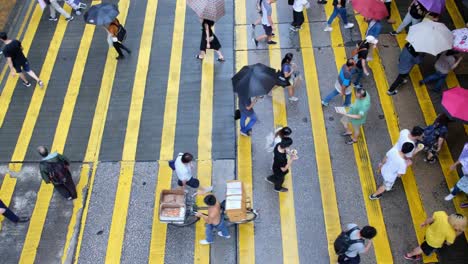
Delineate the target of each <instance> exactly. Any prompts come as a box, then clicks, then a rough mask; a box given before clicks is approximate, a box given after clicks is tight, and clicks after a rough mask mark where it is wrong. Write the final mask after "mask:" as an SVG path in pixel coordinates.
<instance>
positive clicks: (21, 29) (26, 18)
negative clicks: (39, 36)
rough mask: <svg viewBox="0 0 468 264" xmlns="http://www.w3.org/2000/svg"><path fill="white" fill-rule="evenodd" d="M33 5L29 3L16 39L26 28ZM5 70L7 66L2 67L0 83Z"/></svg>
mask: <svg viewBox="0 0 468 264" xmlns="http://www.w3.org/2000/svg"><path fill="white" fill-rule="evenodd" d="M34 4H35V1H31V2H30V3H29V6H28V10H26V14H25V16H24V17H25V19H23V22H21V26H20V28H19V30H18V34H17V35H16V39H20V38H21V35H23V30H24V27H25V26H26V22H28V20H29V16H30V15H31V11H32V10H33V7H34ZM7 69H8V64H5V65H4V66H3V70H2V73H1V74H0V83H1V82H2V81H3V77H5V73H6V70H7Z"/></svg>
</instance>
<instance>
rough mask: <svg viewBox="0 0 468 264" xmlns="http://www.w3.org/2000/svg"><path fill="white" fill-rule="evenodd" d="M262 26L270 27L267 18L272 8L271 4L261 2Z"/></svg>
mask: <svg viewBox="0 0 468 264" xmlns="http://www.w3.org/2000/svg"><path fill="white" fill-rule="evenodd" d="M262 12H263V14H262V24H263V25H265V26H271V25H270V21H268V17H269V16H271V12H272V8H271V4H269V3H267V1H262Z"/></svg>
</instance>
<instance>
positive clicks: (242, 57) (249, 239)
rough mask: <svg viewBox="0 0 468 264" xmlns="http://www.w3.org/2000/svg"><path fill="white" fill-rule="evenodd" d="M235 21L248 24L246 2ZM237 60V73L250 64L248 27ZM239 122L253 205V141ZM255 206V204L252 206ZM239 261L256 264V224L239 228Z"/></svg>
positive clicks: (239, 32)
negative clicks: (243, 133)
mask: <svg viewBox="0 0 468 264" xmlns="http://www.w3.org/2000/svg"><path fill="white" fill-rule="evenodd" d="M235 21H236V23H237V24H247V18H246V6H245V1H244V0H236V2H235ZM235 34H236V39H235V56H236V57H235V58H236V72H237V71H240V69H242V67H243V66H245V65H247V64H248V63H249V60H248V53H247V51H246V50H247V30H246V26H236V27H235ZM239 129H240V127H239V122H236V135H237V178H238V179H239V180H240V181H242V182H243V183H244V188H245V193H246V195H247V196H248V197H250V199H251V202H252V203H253V192H252V141H251V139H250V137H243V136H240V134H239ZM252 206H253V204H252ZM238 232H239V237H238V239H239V240H238V252H239V253H238V260H239V263H240V264H254V263H255V234H254V222H250V223H246V224H242V225H239V226H238Z"/></svg>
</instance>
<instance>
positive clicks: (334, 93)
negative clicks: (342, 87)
mask: <svg viewBox="0 0 468 264" xmlns="http://www.w3.org/2000/svg"><path fill="white" fill-rule="evenodd" d="M339 94H340V93H339V92H338V91H337V90H336V89H333V91H331V92H330V93H329V94H328V95H327V97H325V99H323V102H325V103H327V104H328V103H329V102H330V100H331V99H333V97H335V96H337V95H339ZM350 104H351V94H347V95H346V96H345V101H344V104H343V105H344V106H349V105H350Z"/></svg>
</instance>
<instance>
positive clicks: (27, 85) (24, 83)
mask: <svg viewBox="0 0 468 264" xmlns="http://www.w3.org/2000/svg"><path fill="white" fill-rule="evenodd" d="M23 85H24V86H26V87H31V83H30V82H25V81H23Z"/></svg>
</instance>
